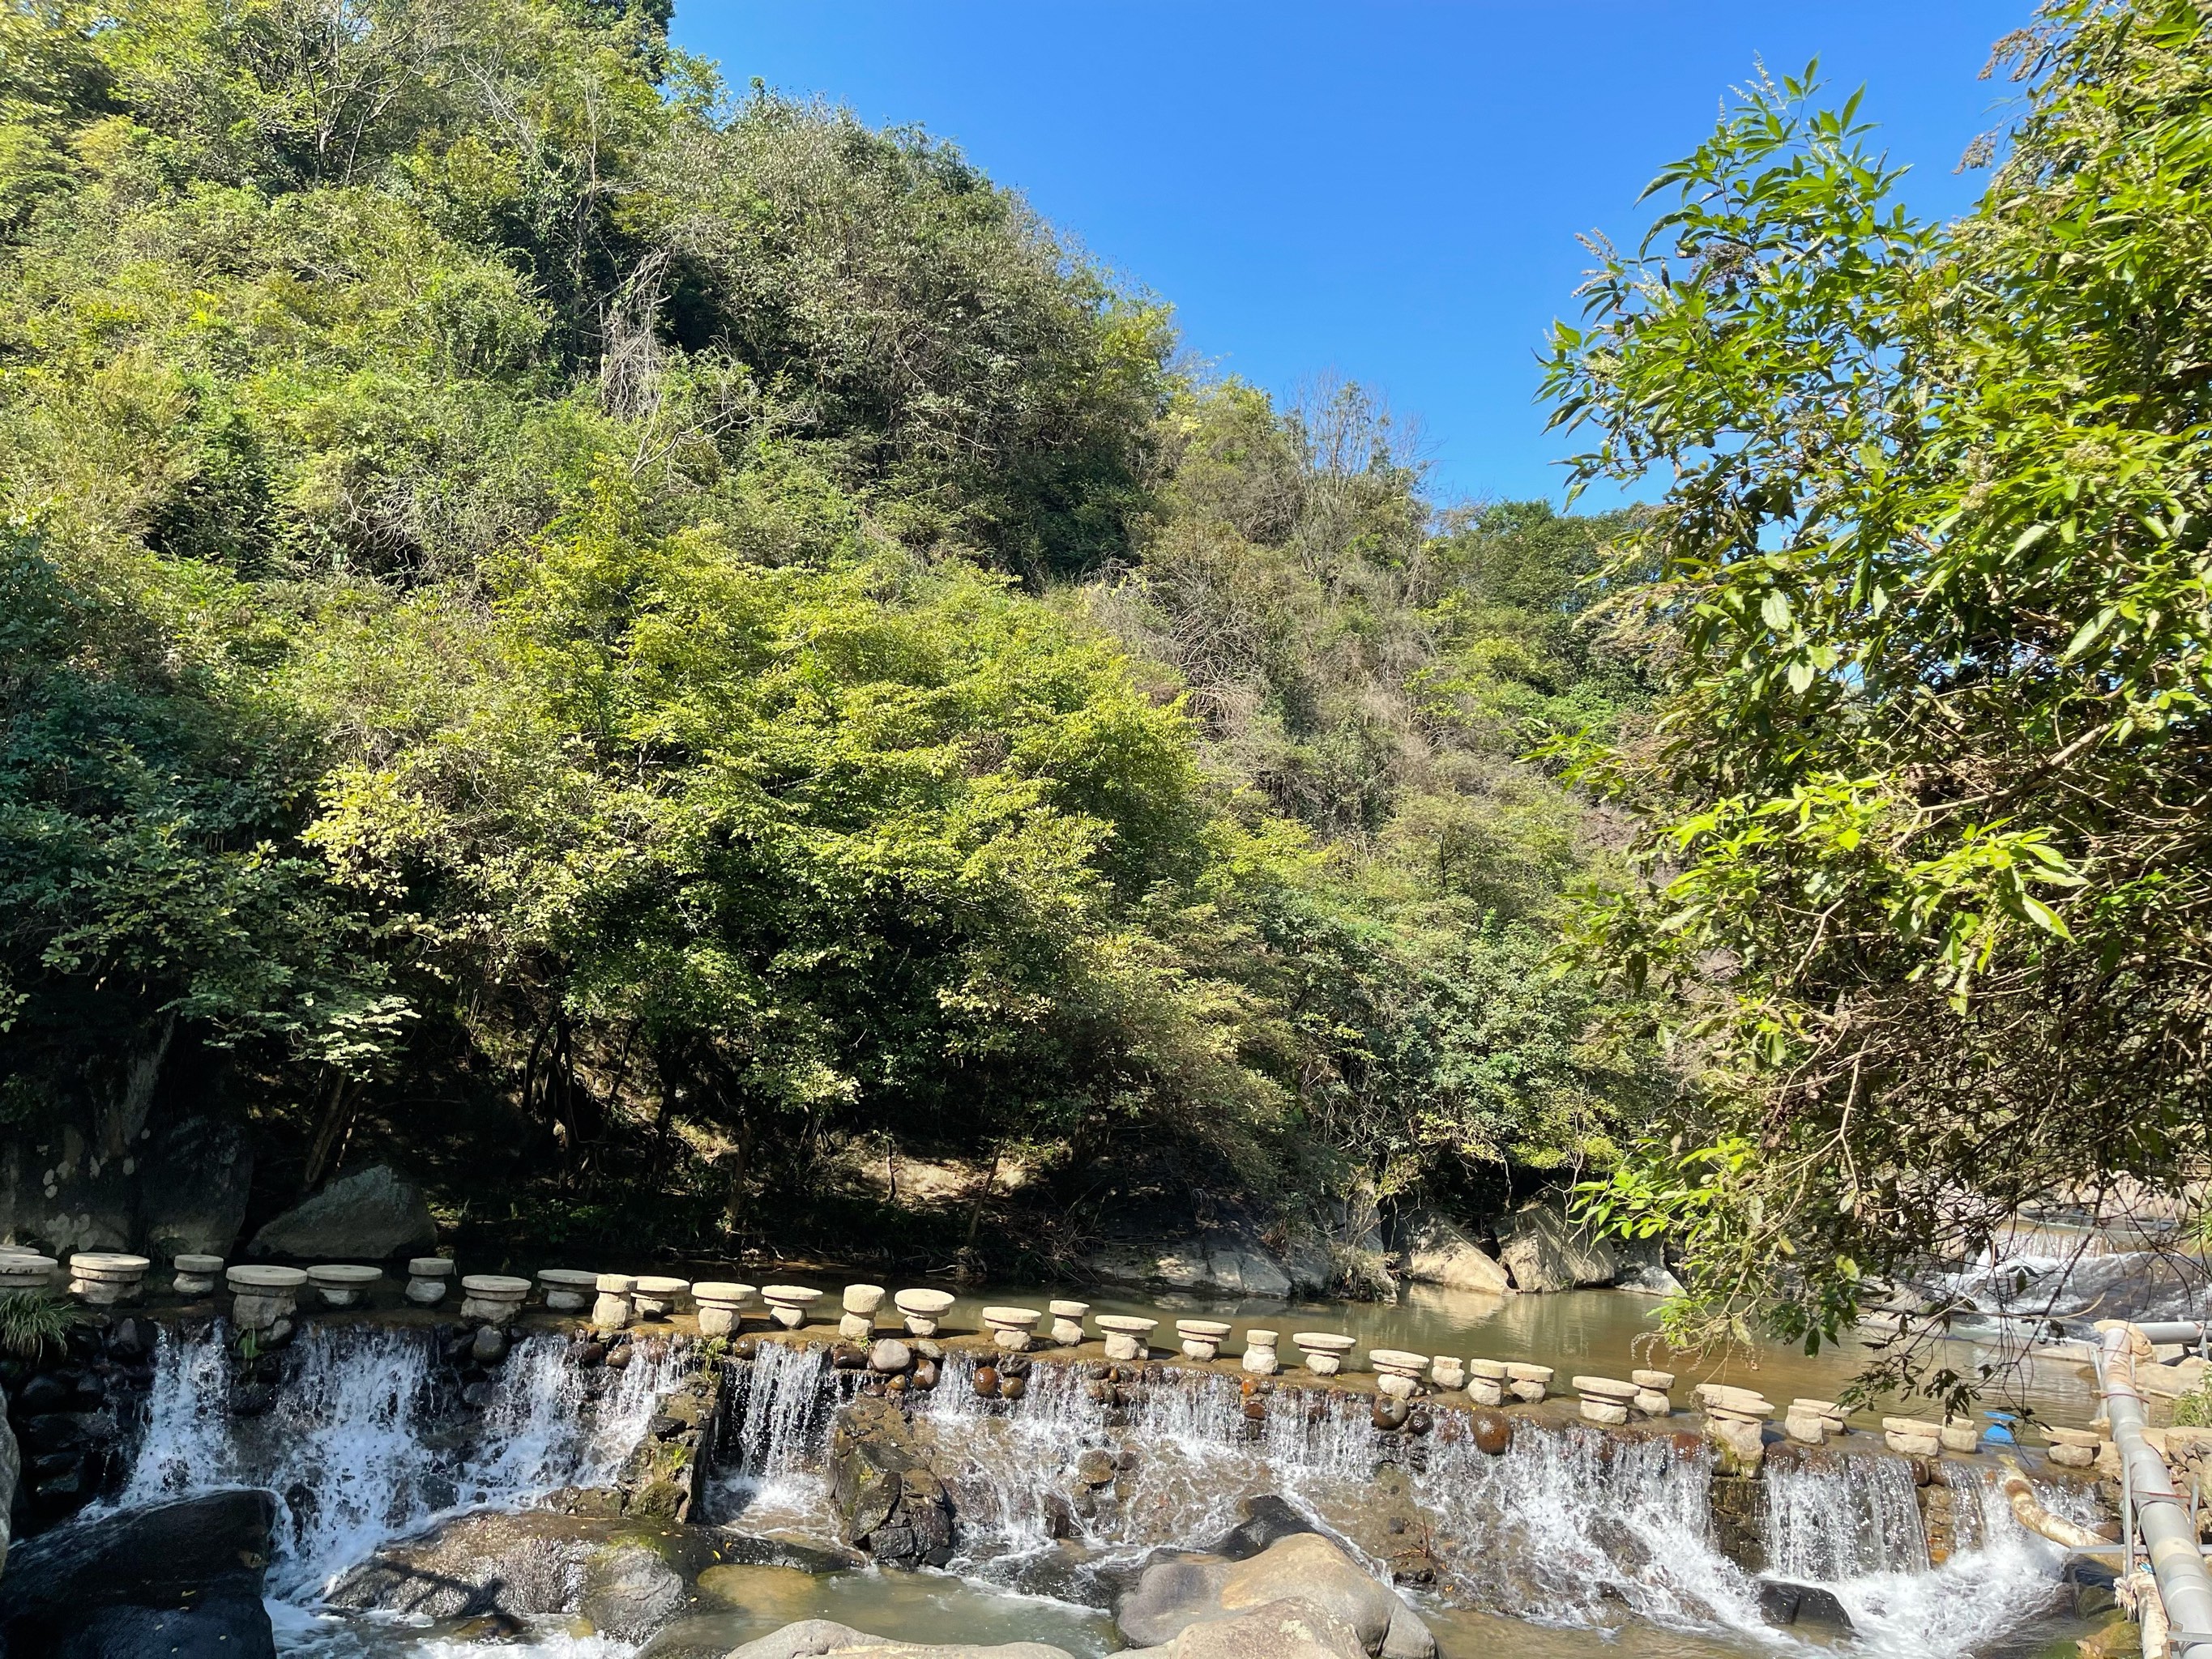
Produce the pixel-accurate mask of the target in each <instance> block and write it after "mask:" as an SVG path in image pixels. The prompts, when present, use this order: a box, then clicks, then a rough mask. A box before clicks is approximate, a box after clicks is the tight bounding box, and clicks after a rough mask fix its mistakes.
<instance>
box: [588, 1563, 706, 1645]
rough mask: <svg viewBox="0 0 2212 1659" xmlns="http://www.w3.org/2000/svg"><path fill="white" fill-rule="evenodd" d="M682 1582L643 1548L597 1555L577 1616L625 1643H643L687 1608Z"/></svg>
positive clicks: (675, 1573) (665, 1564) (590, 1568)
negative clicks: (679, 1609) (580, 1614)
mask: <svg viewBox="0 0 2212 1659" xmlns="http://www.w3.org/2000/svg"><path fill="white" fill-rule="evenodd" d="M684 1600H685V1591H684V1580H683V1578H682V1577H681V1576H680V1575H679V1574H678V1573H677V1571H675V1570H674V1569H673V1568H672V1567H671V1566H670V1565H668V1564H667V1563H666V1562H665V1561H664V1560H662V1559H661V1558H660V1556H659V1553H658V1552H657V1551H654V1550H653V1549H649V1548H647V1547H646V1546H645V1545H643V1544H618V1545H615V1546H613V1547H611V1548H607V1549H602V1550H599V1551H598V1552H596V1553H594V1554H592V1556H591V1558H590V1559H588V1560H587V1561H586V1564H585V1567H584V1591H583V1595H582V1597H581V1599H580V1601H579V1602H578V1604H577V1611H579V1612H580V1613H582V1614H583V1615H584V1617H585V1618H586V1619H588V1620H591V1621H592V1626H593V1628H595V1629H597V1630H599V1631H600V1632H603V1633H605V1635H608V1636H611V1637H613V1638H615V1639H616V1640H617V1641H621V1642H641V1641H643V1640H644V1639H645V1638H647V1636H650V1635H651V1634H652V1633H653V1632H654V1631H655V1630H656V1629H658V1628H659V1626H661V1625H662V1624H664V1623H665V1622H666V1621H667V1620H668V1619H669V1618H670V1617H671V1615H672V1614H674V1613H675V1612H676V1611H677V1609H678V1608H679V1607H682V1606H683V1605H684Z"/></svg>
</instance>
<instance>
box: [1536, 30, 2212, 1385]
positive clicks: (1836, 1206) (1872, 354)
mask: <svg viewBox="0 0 2212 1659" xmlns="http://www.w3.org/2000/svg"><path fill="white" fill-rule="evenodd" d="M2000 62H2002V63H2005V64H2009V65H2010V66H2011V67H2012V69H2013V71H2014V73H2015V75H2016V76H2018V77H2019V78H2021V80H2023V81H2024V82H2026V84H2027V91H2026V98H2025V104H2024V113H2023V114H2022V116H2021V118H2020V120H2019V121H2018V123H2017V125H2015V127H2014V128H2013V130H2012V131H2010V132H2009V134H2008V135H2004V136H2003V137H2004V141H2005V142H2004V143H2003V144H2002V155H2001V157H2000V156H1998V155H1997V154H1996V152H1997V151H1998V149H1999V145H1998V144H1997V143H1996V142H1995V141H1992V142H1990V143H1986V144H1984V145H1982V146H1978V149H1977V153H1976V154H1975V155H1972V156H1971V157H1970V158H1969V159H1970V161H1973V162H1975V163H1978V164H1985V163H1987V162H1988V161H1990V160H1992V159H1996V168H1995V171H1994V173H1993V174H1992V176H1991V178H1990V182H1989V184H1988V185H1987V187H1986V189H1985V190H1984V193H1983V195H1982V197H1981V198H1980V200H1979V202H1978V204H1977V206H1976V207H1975V208H1974V210H1972V212H1971V213H1969V214H1967V215H1966V216H1964V217H1963V218H1961V219H1960V220H1959V221H1958V222H1954V223H1951V224H1945V225H1931V224H1925V223H1922V222H1917V221H1915V220H1914V219H1912V218H1911V216H1908V215H1907V214H1906V213H1905V211H1904V210H1902V209H1901V208H1900V207H1899V205H1897V204H1896V201H1895V198H1894V187H1895V185H1896V182H1897V179H1898V177H1899V171H1898V169H1896V168H1895V167H1892V166H1891V165H1890V164H1889V163H1888V161H1887V160H1886V158H1885V157H1883V156H1882V155H1880V154H1879V153H1877V152H1876V151H1875V150H1874V149H1872V148H1871V141H1870V139H1869V136H1868V133H1867V130H1866V128H1865V127H1864V126H1863V125H1862V124H1861V123H1860V122H1859V121H1858V119H1857V103H1858V100H1857V99H1856V98H1853V99H1850V100H1845V101H1844V102H1843V103H1842V104H1841V105H1840V106H1836V107H1832V108H1829V107H1824V106H1822V105H1821V104H1820V101H1819V91H1818V88H1817V86H1816V84H1815V82H1814V76H1813V72H1812V71H1809V70H1808V73H1807V74H1806V75H1805V76H1800V77H1796V78H1793V79H1789V80H1785V81H1783V82H1761V83H1760V84H1759V85H1758V86H1756V87H1754V88H1753V89H1752V90H1751V91H1750V93H1749V94H1747V95H1746V96H1745V97H1744V98H1743V99H1742V100H1741V101H1740V102H1739V103H1738V104H1736V105H1735V106H1734V107H1733V108H1731V109H1730V110H1729V111H1728V112H1727V113H1726V114H1725V116H1724V118H1723V120H1722V121H1721V123H1720V125H1719V126H1718V128H1717V131H1715V133H1714V134H1713V136H1712V137H1711V139H1710V140H1709V141H1708V142H1707V143H1705V144H1704V145H1702V146H1701V147H1699V149H1698V150H1697V151H1696V152H1695V153H1694V154H1693V155H1690V156H1688V157H1686V158H1685V159H1684V160H1682V161H1680V162H1678V163H1676V164H1674V166H1673V167H1669V168H1668V169H1667V170H1666V171H1665V172H1663V173H1662V174H1661V175H1660V176H1659V178H1658V179H1657V180H1656V182H1655V184H1654V185H1653V186H1652V189H1653V191H1655V192H1656V193H1658V194H1659V195H1660V196H1661V197H1662V198H1663V199H1664V200H1665V201H1666V203H1667V204H1668V205H1667V208H1666V210H1665V211H1664V212H1663V213H1662V215H1661V216H1660V217H1659V218H1658V219H1657V220H1656V222H1655V223H1654V225H1653V227H1652V228H1651V230H1650V234H1648V236H1647V237H1646V238H1645V239H1644V241H1643V242H1642V244H1641V245H1640V246H1638V247H1637V248H1636V249H1634V250H1633V251H1630V252H1617V253H1616V252H1607V257H1606V258H1605V260H1604V263H1603V264H1602V266H1601V269H1600V270H1599V271H1598V272H1597V273H1596V275H1595V277H1594V278H1593V280H1592V283H1591V284H1590V287H1589V289H1588V291H1587V297H1588V308H1587V312H1586V314H1585V316H1584V318H1583V321H1581V322H1580V323H1579V324H1576V325H1563V326H1561V327H1560V328H1559V331H1558V333H1557V337H1556V340H1555V344H1554V354H1553V360H1552V365H1551V375H1550V387H1551V391H1552V393H1553V397H1554V398H1556V399H1557V415H1558V419H1559V422H1561V423H1563V424H1565V425H1568V426H1573V427H1579V428H1582V429H1583V430H1584V431H1585V432H1587V433H1589V435H1591V436H1592V438H1593V439H1594V447H1591V448H1590V449H1589V452H1588V453H1586V454H1584V455H1583V457H1582V458H1581V459H1580V461H1579V463H1578V465H1579V467H1580V470H1581V472H1582V475H1583V477H1586V478H1592V479H1594V478H1598V477H1617V478H1621V479H1647V478H1656V480H1657V481H1659V482H1660V483H1663V484H1664V486H1665V489H1666V494H1665V498H1664V500H1663V501H1662V502H1661V503H1660V504H1659V505H1658V507H1656V509H1655V510H1654V511H1653V512H1652V513H1651V514H1650V517H1649V518H1648V519H1647V520H1644V524H1643V526H1642V527H1641V529H1640V532H1639V533H1638V537H1637V538H1635V556H1637V557H1640V558H1643V559H1644V560H1646V561H1648V562H1649V563H1650V565H1651V567H1653V568H1654V569H1655V570H1656V580H1654V581H1653V582H1651V583H1650V584H1649V585H1648V586H1644V587H1641V588H1639V589H1637V590H1636V591H1635V592H1634V593H1633V596H1632V598H1631V599H1625V600H1624V601H1623V602H1622V603H1621V604H1620V606H1619V607H1618V610H1617V612H1616V619H1617V623H1618V628H1619V635H1618V637H1619V639H1620V641H1621V642H1622V643H1623V646H1624V648H1626V649H1630V650H1632V651H1636V652H1639V653H1642V659H1643V660H1644V662H1645V663H1646V665H1648V666H1650V668H1651V670H1652V671H1653V674H1654V676H1655V678H1656V680H1657V682H1658V683H1659V684H1660V685H1661V688H1662V690H1661V695H1660V696H1659V698H1658V701H1657V703H1656V708H1655V709H1654V711H1653V717H1652V719H1651V720H1650V721H1649V723H1648V724H1647V725H1642V726H1638V729H1637V730H1636V732H1634V733H1633V734H1632V736H1631V738H1630V739H1629V740H1627V741H1625V742H1622V743H1619V744H1613V745H1610V746H1606V747H1601V748H1599V749H1597V750H1590V751H1586V752H1585V753H1584V755H1583V763H1584V774H1583V775H1584V776H1585V777H1588V778H1590V779H1593V780H1597V781H1603V782H1604V783H1606V784H1607V786H1608V787H1610V788H1611V789H1612V790H1613V792H1614V793H1615V795H1616V797H1617V798H1618V799H1619V800H1620V802H1621V803H1622V804H1623V805H1626V806H1627V807H1629V808H1630V809H1632V811H1635V812H1636V813H1637V814H1638V816H1639V817H1640V820H1641V823H1642V825H1643V829H1642V836H1641V840H1640V842H1639V843H1638V845H1639V848H1640V852H1641V855H1642V857H1643V860H1644V864H1645V867H1646V869H1647V871H1648V872H1649V877H1650V878H1649V880H1648V882H1647V883H1645V884H1643V885H1641V886H1640V887H1638V888H1634V889H1627V890H1621V891H1620V892H1619V893H1618V894H1617V895H1616V896H1613V897H1611V898H1609V899H1607V900H1605V901H1603V902H1596V903H1595V904H1593V905H1592V906H1590V907H1589V908H1587V909H1586V910H1585V911H1584V913H1583V921H1582V924H1581V926H1582V928H1583V949H1584V951H1585V957H1586V959H1587V960H1589V961H1591V962H1593V963H1596V962H1605V963H1613V964H1616V965H1617V966H1618V967H1619V969H1620V972H1621V975H1622V977H1623V978H1624V980H1625V981H1627V982H1628V983H1631V984H1632V985H1634V986H1636V987H1639V988H1642V989H1644V990H1646V991H1649V992H1650V993H1652V994H1653V1000H1652V1002H1651V1005H1650V1006H1653V1007H1655V1008H1659V1009H1662V1010H1668V1011H1671V1012H1670V1020H1671V1026H1672V1031H1671V1035H1672V1037H1673V1040H1674V1042H1675V1044H1676V1050H1677V1052H1678V1053H1679V1054H1680V1055H1682V1056H1683V1059H1684V1064H1685V1067H1686V1070H1687V1071H1688V1072H1689V1073H1691V1074H1692V1085H1693V1086H1692V1087H1691V1088H1689V1089H1687V1090H1686V1091H1685V1093H1684V1094H1683V1095H1682V1097H1680V1109H1679V1110H1677V1111H1675V1112H1674V1113H1673V1114H1671V1115H1669V1116H1668V1118H1666V1119H1663V1120H1662V1121H1661V1122H1660V1123H1659V1124H1658V1125H1656V1133H1655V1136H1654V1138H1653V1139H1651V1140H1650V1142H1649V1143H1648V1144H1647V1145H1646V1146H1644V1147H1643V1148H1642V1150H1641V1152H1640V1153H1639V1155H1638V1157H1636V1158H1633V1159H1632V1160H1631V1161H1630V1163H1629V1164H1627V1165H1626V1166H1624V1167H1623V1168H1622V1169H1621V1170H1620V1171H1619V1172H1618V1173H1617V1174H1616V1175H1615V1176H1613V1179H1612V1180H1611V1182H1609V1183H1608V1184H1607V1186H1606V1188H1604V1189H1603V1190H1602V1192H1601V1194H1599V1195H1598V1196H1599V1206H1600V1208H1601V1210H1603V1211H1605V1212H1607V1213H1609V1214H1610V1215H1612V1216H1613V1218H1615V1219H1617V1220H1621V1221H1624V1222H1626V1224H1627V1225H1632V1227H1635V1228H1637V1229H1639V1230H1651V1229H1662V1228H1663V1229H1665V1230H1668V1231H1670V1232H1671V1233H1672V1234H1673V1236H1674V1237H1676V1238H1677V1239H1678V1240H1680V1241H1681V1242H1682V1243H1685V1244H1686V1246H1687V1247H1688V1248H1689V1250H1690V1252H1691V1267H1692V1274H1691V1289H1692V1298H1691V1301H1690V1303H1689V1304H1687V1305H1686V1307H1685V1308H1684V1309H1682V1310H1680V1312H1679V1328H1683V1329H1686V1330H1690V1331H1692V1332H1695V1331H1700V1330H1703V1331H1708V1332H1709V1331H1711V1330H1712V1329H1714V1328H1716V1326H1715V1322H1719V1323H1720V1324H1723V1325H1724V1324H1726V1323H1728V1322H1731V1321H1741V1320H1743V1319H1746V1318H1748V1317H1749V1316H1751V1315H1753V1313H1754V1312H1758V1311H1763V1312H1764V1313H1765V1315H1766V1316H1769V1317H1770V1318H1771V1319H1772V1320H1774V1321H1775V1322H1778V1324H1779V1325H1780V1327H1781V1328H1783V1329H1784V1330H1785V1331H1787V1332H1789V1333H1790V1334H1795V1335H1798V1336H1802V1337H1804V1338H1807V1339H1808V1340H1821V1339H1823V1338H1825V1337H1828V1336H1832V1335H1833V1334H1835V1333H1836V1331H1837V1330H1838V1328H1839V1327H1840V1326H1841V1325H1842V1324H1843V1323H1844V1322H1847V1321H1848V1320H1850V1318H1851V1317H1852V1316H1854V1314H1855V1313H1856V1311H1857V1309H1858V1308H1859V1306H1860V1305H1861V1304H1863V1302H1864V1301H1865V1300H1866V1299H1867V1297H1869V1293H1870V1292H1869V1287H1870V1286H1872V1285H1875V1283H1876V1281H1877V1279H1879V1277H1880V1276H1881V1275H1883V1274H1886V1273H1892V1272H1895V1271H1899V1270H1902V1269H1905V1268H1907V1267H1914V1266H1917V1265H1918V1264H1922V1263H1924V1262H1927V1261H1931V1260H1935V1259H1938V1258H1948V1259H1954V1260H1955V1259H1959V1258H1961V1257H1963V1258H1966V1259H1972V1258H1973V1257H1975V1256H1976V1255H1978V1254H1979V1253H1980V1252H1981V1251H1982V1250H1983V1249H1985V1248H1986V1247H1987V1246H1988V1245H1989V1243H1990V1241H1991V1239H1992V1237H1993V1235H1994V1233H1995V1231H1996V1229H1998V1228H1999V1227H2000V1226H2001V1225H2002V1224H2003V1223H2004V1222H2005V1221H2006V1220H2007V1219H2008V1218H2010V1217H2012V1216H2014V1215H2015V1214H2017V1213H2018V1212H2020V1211H2021V1209H2022V1208H2023V1207H2024V1206H2033V1205H2035V1204H2038V1203H2043V1204H2055V1203H2058V1202H2061V1201H2064V1200H2069V1199H2072V1200H2080V1199H2081V1198H2083V1197H2084V1196H2085V1195H2087V1194H2093V1193H2094V1192H2095V1191H2096V1190H2098V1189H2099V1188H2102V1187H2105V1186H2107V1185H2109V1184H2110V1183H2111V1182H2113V1181H2114V1180H2115V1179H2116V1178H2118V1177H2121V1176H2141V1177H2143V1178H2146V1179H2148V1180H2150V1181H2153V1182H2166V1183H2171V1182H2176V1181H2178V1180H2179V1179H2180V1178H2182V1177H2185V1176H2187V1175H2189V1174H2190V1173H2191V1172H2192V1171H2195V1170H2201V1169H2202V1168H2203V1159H2204V1157H2205V1154H2206V1152H2207V1150H2208V1148H2207V1145H2206V1135H2207V1128H2208V1122H2212V1094H2208V1086H2207V1085H2208V1077H2207V1071H2206V1058H2207V1057H2206V1037H2207V1029H2206V1023H2207V1017H2208V1012H2209V1011H2212V958H2208V956H2207V952H2206V931H2207V927H2208V921H2212V888H2208V883H2207V878H2208V872H2212V845H2208V842H2207V839H2206V838H2207V835H2208V826H2212V811H2208V805H2212V803H2208V799H2207V790H2208V785H2212V745H2209V744H2208V726H2207V715H2208V702H2207V698H2208V692H2209V691H2212V686H2209V685H2208V679H2207V672H2208V668H2207V656H2206V651H2207V643H2208V641H2212V603H2209V602H2208V574H2212V563H2208V552H2207V549H2208V544H2212V520H2208V516H2207V513H2208V507H2209V506H2212V503H2208V501H2207V498H2206V479H2207V477H2208V470H2207V469H2208V462H2212V405H2209V404H2208V401H2207V397H2208V393H2207V386H2208V382H2207V378H2206V374H2205V372H2204V364H2205V362H2206V361H2207V360H2208V354H2212V308H2208V305H2207V299H2208V293H2207V286H2206V285H2207V283H2208V281H2212V276H2208V272H2212V264H2208V261H2207V258H2206V250H2207V243H2208V240H2212V31H2208V28H2207V26H2206V23H2205V20H2204V17H2203V13H2202V11H2201V9H2199V8H2198V7H2197V6H2195V5H2191V4H2187V3H2178V0H2177V3H2168V0H2137V3H2127V4H2118V3H2100V0H2054V3H2051V4H2048V5H2046V6H2045V8H2044V9H2043V11H2042V13H2041V14H2040V16H2039V21H2038V25H2037V27H2036V28H2035V29H2034V30H2033V31H2032V32H2028V33H2023V34H2021V35H2020V36H2017V37H2014V38H2013V39H2011V40H2008V42H2006V43H2003V45H2002V49H2001V54H2000ZM1935 1380H1936V1382H1937V1383H1939V1384H1941V1385H1944V1386H1948V1385H1950V1384H1953V1383H1958V1382H1960V1381H1961V1380H1962V1379H1960V1378H1956V1377H1952V1376H1948V1375H1947V1376H1943V1377H1941V1378H1937V1379H1935ZM1969 1380H1970V1379H1969Z"/></svg>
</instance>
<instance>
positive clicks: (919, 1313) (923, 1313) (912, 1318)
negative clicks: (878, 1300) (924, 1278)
mask: <svg viewBox="0 0 2212 1659" xmlns="http://www.w3.org/2000/svg"><path fill="white" fill-rule="evenodd" d="M891 1301H892V1303H893V1304H895V1305H896V1307H897V1309H898V1310H899V1312H900V1314H901V1315H902V1316H903V1317H904V1318H905V1320H906V1334H908V1336H935V1335H936V1334H937V1322H938V1321H939V1320H940V1319H943V1318H944V1317H945V1313H946V1311H947V1310H949V1309H951V1306H952V1292H951V1291H900V1292H899V1293H898V1294H897V1295H896V1296H895V1297H892V1298H891Z"/></svg>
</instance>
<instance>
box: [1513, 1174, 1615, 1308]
mask: <svg viewBox="0 0 2212 1659" xmlns="http://www.w3.org/2000/svg"><path fill="white" fill-rule="evenodd" d="M1498 1255H1499V1259H1500V1260H1502V1261H1504V1264H1505V1267H1506V1270H1507V1271H1508V1272H1509V1273H1511V1274H1512V1275H1513V1284H1514V1287H1515V1288H1516V1290H1522V1291H1571V1290H1574V1289H1575V1288H1577V1286H1579V1285H1610V1284H1612V1283H1613V1280H1614V1279H1617V1278H1618V1277H1620V1258H1619V1257H1617V1256H1615V1255H1613V1248H1612V1246H1611V1245H1610V1244H1608V1243H1607V1242H1606V1241H1605V1240H1603V1239H1601V1238H1593V1237H1590V1236H1589V1231H1587V1230H1586V1229H1584V1228H1581V1227H1577V1226H1572V1225H1570V1224H1569V1223H1568V1221H1567V1212H1566V1205H1565V1200H1563V1199H1561V1198H1559V1197H1558V1196H1556V1195H1555V1196H1552V1197H1547V1198H1538V1199H1531V1200H1529V1201H1528V1203H1526V1204H1524V1205H1522V1206H1521V1207H1520V1208H1519V1209H1517V1210H1516V1211H1515V1212H1513V1214H1512V1216H1511V1218H1510V1219H1509V1220H1508V1221H1507V1223H1506V1225H1504V1227H1503V1228H1501V1229H1500V1230H1499V1232H1498Z"/></svg>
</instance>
